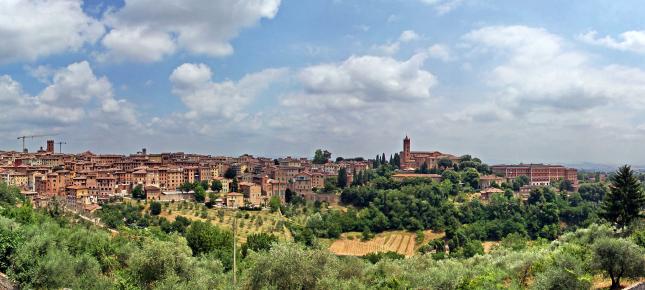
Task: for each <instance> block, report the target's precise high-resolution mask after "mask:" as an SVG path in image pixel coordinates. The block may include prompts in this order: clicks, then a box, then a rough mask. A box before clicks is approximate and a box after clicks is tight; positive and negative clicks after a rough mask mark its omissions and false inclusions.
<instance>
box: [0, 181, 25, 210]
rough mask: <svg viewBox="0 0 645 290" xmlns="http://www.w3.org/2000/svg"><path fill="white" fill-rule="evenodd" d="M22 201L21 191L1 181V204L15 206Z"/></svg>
mask: <svg viewBox="0 0 645 290" xmlns="http://www.w3.org/2000/svg"><path fill="white" fill-rule="evenodd" d="M21 199H22V195H21V194H20V189H19V188H18V187H15V186H9V185H7V184H6V183H4V182H2V181H0V204H3V203H4V204H9V205H14V204H16V202H17V201H18V200H21Z"/></svg>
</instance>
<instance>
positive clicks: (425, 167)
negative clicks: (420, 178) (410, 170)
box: [419, 162, 430, 174]
mask: <svg viewBox="0 0 645 290" xmlns="http://www.w3.org/2000/svg"><path fill="white" fill-rule="evenodd" d="M429 172H430V171H429V170H428V163H426V162H423V164H421V168H419V173H421V174H428V173H429Z"/></svg>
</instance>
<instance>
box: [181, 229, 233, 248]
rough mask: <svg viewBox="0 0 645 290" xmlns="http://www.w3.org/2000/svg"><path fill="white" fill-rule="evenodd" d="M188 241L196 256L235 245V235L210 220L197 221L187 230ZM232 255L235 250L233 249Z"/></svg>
mask: <svg viewBox="0 0 645 290" xmlns="http://www.w3.org/2000/svg"><path fill="white" fill-rule="evenodd" d="M186 241H187V242H188V246H189V247H190V248H191V249H192V250H193V255H194V256H199V255H201V254H206V253H210V252H213V251H215V250H217V249H229V248H232V247H233V235H232V234H231V232H229V231H222V230H220V229H219V228H218V227H216V226H214V225H212V224H211V223H208V222H202V221H195V222H193V223H192V224H191V225H190V227H188V230H187V231H186ZM230 254H231V255H232V254H233V252H232V251H231V252H230Z"/></svg>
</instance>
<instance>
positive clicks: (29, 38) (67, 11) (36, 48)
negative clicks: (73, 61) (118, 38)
mask: <svg viewBox="0 0 645 290" xmlns="http://www.w3.org/2000/svg"><path fill="white" fill-rule="evenodd" d="M81 5H82V1H81V0H43V1H23V0H5V1H0V39H1V40H2V41H0V63H6V62H13V61H20V60H27V61H33V60H36V59H37V58H40V57H44V56H48V55H52V54H57V53H62V52H66V51H76V50H79V49H80V48H82V47H83V46H84V45H85V44H92V43H94V42H95V41H96V40H98V38H100V37H101V35H103V33H104V28H103V25H101V24H100V23H99V22H98V21H97V20H95V19H94V18H91V17H89V16H87V15H85V14H84V13H83V10H82V8H81Z"/></svg>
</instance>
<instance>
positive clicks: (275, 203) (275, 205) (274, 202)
mask: <svg viewBox="0 0 645 290" xmlns="http://www.w3.org/2000/svg"><path fill="white" fill-rule="evenodd" d="M269 208H270V209H271V212H276V211H278V210H279V209H280V198H278V197H277V196H272V197H271V199H269Z"/></svg>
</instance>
